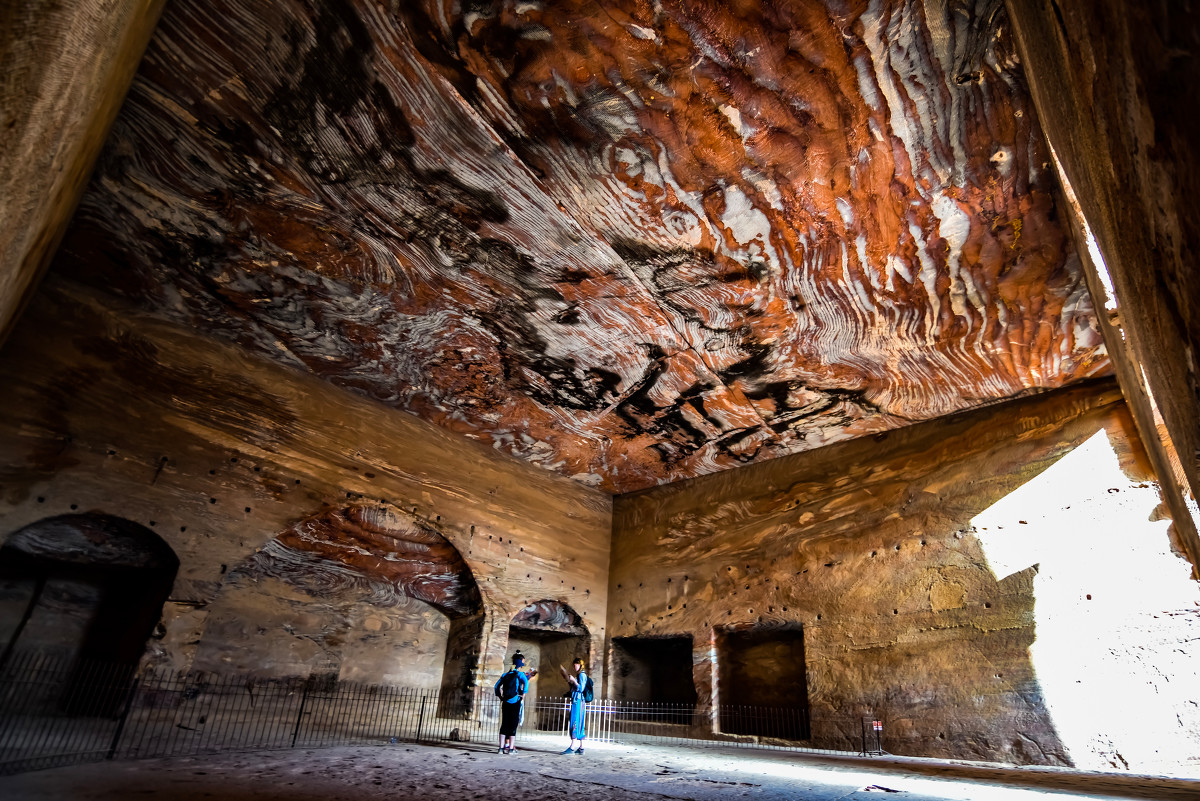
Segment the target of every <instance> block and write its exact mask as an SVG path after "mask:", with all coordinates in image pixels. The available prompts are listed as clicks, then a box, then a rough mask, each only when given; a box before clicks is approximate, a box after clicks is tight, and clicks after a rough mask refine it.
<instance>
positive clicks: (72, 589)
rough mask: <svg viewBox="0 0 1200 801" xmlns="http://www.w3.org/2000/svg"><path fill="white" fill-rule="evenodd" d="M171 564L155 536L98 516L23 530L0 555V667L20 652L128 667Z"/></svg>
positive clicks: (168, 583) (164, 592)
mask: <svg viewBox="0 0 1200 801" xmlns="http://www.w3.org/2000/svg"><path fill="white" fill-rule="evenodd" d="M178 569H179V559H178V558H177V557H176V556H175V552H174V551H173V550H171V546H169V545H168V544H167V543H166V542H164V541H163V540H162V539H161V538H160V537H159V536H158V535H157V534H155V533H154V532H153V531H151V530H150V529H148V528H146V527H144V526H141V525H139V524H137V523H134V522H131V521H129V520H125V519H123V518H120V517H114V516H111V515H103V514H71V515H60V516H57V517H51V518H47V519H45V520H41V521H38V522H36V523H31V524H30V525H28V526H25V527H24V528H22V529H20V530H18V531H16V532H14V533H13V534H12V535H11V536H10V537H8V539H7V540H6V541H5V542H4V545H3V547H0V642H3V643H4V646H3V647H4V651H3V654H2V656H0V665H2V664H3V663H4V662H6V661H7V660H8V659H9V658H10V657H11V656H12V654H14V653H16V652H17V651H18V650H20V651H40V652H44V653H46V654H48V655H50V656H53V657H58V658H60V659H63V660H66V661H76V660H102V661H106V662H118V663H127V664H132V663H135V662H137V661H138V659H139V658H140V657H141V655H142V652H143V650H144V649H145V645H146V640H147V639H148V638H149V636H150V634H151V632H152V631H153V630H154V626H155V624H156V623H157V622H158V620H159V617H160V616H161V614H162V606H163V602H164V601H166V599H167V596H168V595H169V594H170V591H171V587H172V585H173V584H174V581H175V574H176V572H177V571H178Z"/></svg>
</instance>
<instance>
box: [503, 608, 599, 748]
mask: <svg viewBox="0 0 1200 801" xmlns="http://www.w3.org/2000/svg"><path fill="white" fill-rule="evenodd" d="M590 650H591V641H590V639H589V637H588V631H587V628H586V627H585V626H584V625H583V619H582V618H580V617H579V615H578V614H576V612H575V610H573V609H572V608H571V607H569V606H567V605H566V604H564V603H560V602H559V601H551V600H542V601H537V602H535V603H532V604H530V605H529V606H527V607H525V608H524V609H522V610H521V611H520V612H518V613H517V614H516V616H515V617H513V619H512V621H511V622H510V623H509V627H508V651H507V652H506V653H505V655H504V669H505V670H507V669H508V667H509V666H510V665H512V657H513V654H515V653H516V652H517V651H520V652H521V653H522V654H523V655H524V656H525V664H526V667H528V668H536V669H537V671H538V675H537V678H536V680H534V681H533V682H531V683H530V685H529V693H528V694H527V695H526V696H525V707H526V709H538V699H539V698H561V697H562V696H564V695H565V694H567V693H568V692H569V691H570V685H569V684H568V683H567V680H566V679H565V678H563V675H562V672H561V671H562V670H565V671H567V672H568V673H569V672H570V671H571V662H572V661H574V660H575V658H576V657H578V658H580V659H582V660H583V662H584V665H590V663H589V661H588V659H589V656H590ZM542 712H547V711H546V710H541V711H539V719H538V721H537V728H539V729H544V730H550V729H556V728H559V724H560V723H561V720H559V718H558V717H555V716H554V715H553V714H552V713H550V712H547V714H546V715H544V716H543V715H542V714H541V713H542ZM543 717H544V718H545V719H543Z"/></svg>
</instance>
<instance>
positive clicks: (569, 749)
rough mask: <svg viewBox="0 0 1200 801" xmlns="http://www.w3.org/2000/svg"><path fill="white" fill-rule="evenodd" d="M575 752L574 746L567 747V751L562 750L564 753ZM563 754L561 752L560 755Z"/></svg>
mask: <svg viewBox="0 0 1200 801" xmlns="http://www.w3.org/2000/svg"><path fill="white" fill-rule="evenodd" d="M573 753H575V749H574V748H567V750H566V751H563V752H562V754H573ZM562 754H559V756H561V755H562Z"/></svg>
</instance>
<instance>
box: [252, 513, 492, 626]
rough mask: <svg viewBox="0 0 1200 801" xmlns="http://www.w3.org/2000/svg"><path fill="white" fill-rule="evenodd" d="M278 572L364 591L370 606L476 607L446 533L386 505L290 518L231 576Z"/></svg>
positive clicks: (337, 591) (453, 613)
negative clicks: (414, 602) (291, 522)
mask: <svg viewBox="0 0 1200 801" xmlns="http://www.w3.org/2000/svg"><path fill="white" fill-rule="evenodd" d="M242 577H249V578H251V579H254V580H259V579H263V578H274V579H279V580H282V581H284V582H287V583H289V584H292V585H293V586H296V587H297V588H299V589H302V590H304V591H305V592H307V593H309V594H310V595H315V596H317V597H336V596H340V595H343V594H345V593H347V592H351V593H353V594H355V595H360V596H361V595H364V594H365V596H366V597H368V598H369V599H370V602H371V604H372V605H374V606H378V607H388V606H396V605H404V604H405V603H407V599H409V598H415V599H416V600H419V601H424V602H425V603H428V604H430V605H432V606H434V607H436V608H437V609H438V610H439V611H441V612H442V613H443V614H445V615H447V616H449V617H451V618H457V617H464V616H466V615H470V614H474V613H476V612H478V611H479V609H480V608H481V606H482V600H481V599H480V597H479V587H478V585H476V583H475V578H474V576H472V575H471V570H470V568H468V567H467V565H466V563H465V562H464V561H463V558H462V556H461V555H460V554H459V552H458V551H457V550H456V549H455V548H454V546H453V545H451V544H450V543H449V542H448V541H447V540H446V538H445V537H443V536H442V535H441V534H438V533H437V532H435V531H430V530H428V529H426V528H423V527H422V526H421V525H420V524H419V523H418V522H417V521H416V520H414V519H412V518H411V517H409V516H408V515H405V514H403V513H400V512H398V511H395V510H391V509H388V508H387V507H372V506H354V507H350V508H348V509H342V510H337V511H329V512H324V513H321V514H318V515H314V516H312V517H309V518H307V519H305V520H302V521H300V522H298V523H296V524H295V525H293V526H290V527H289V528H288V529H286V530H285V531H283V532H281V533H280V534H279V536H277V537H275V538H274V539H273V540H271V541H270V542H269V543H267V545H266V546H265V547H263V548H262V549H261V550H259V551H258V552H257V553H255V554H254V555H253V556H252V557H250V559H248V560H247V562H246V563H245V564H243V565H240V566H239V567H238V568H237V569H236V570H235V571H234V575H233V576H231V578H235V579H241V578H242Z"/></svg>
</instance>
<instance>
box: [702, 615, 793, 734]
mask: <svg viewBox="0 0 1200 801" xmlns="http://www.w3.org/2000/svg"><path fill="white" fill-rule="evenodd" d="M717 651H718V652H717V660H718V661H717V665H718V675H719V695H720V702H721V703H720V726H721V731H723V732H726V733H728V734H751V735H757V736H760V737H771V738H778V739H782V740H807V739H808V738H809V737H810V736H811V735H810V726H809V717H808V676H807V670H806V667H805V660H804V630H803V629H802V628H771V629H747V630H729V631H725V632H723V633H722V634H720V635H719V637H718V640H717Z"/></svg>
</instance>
